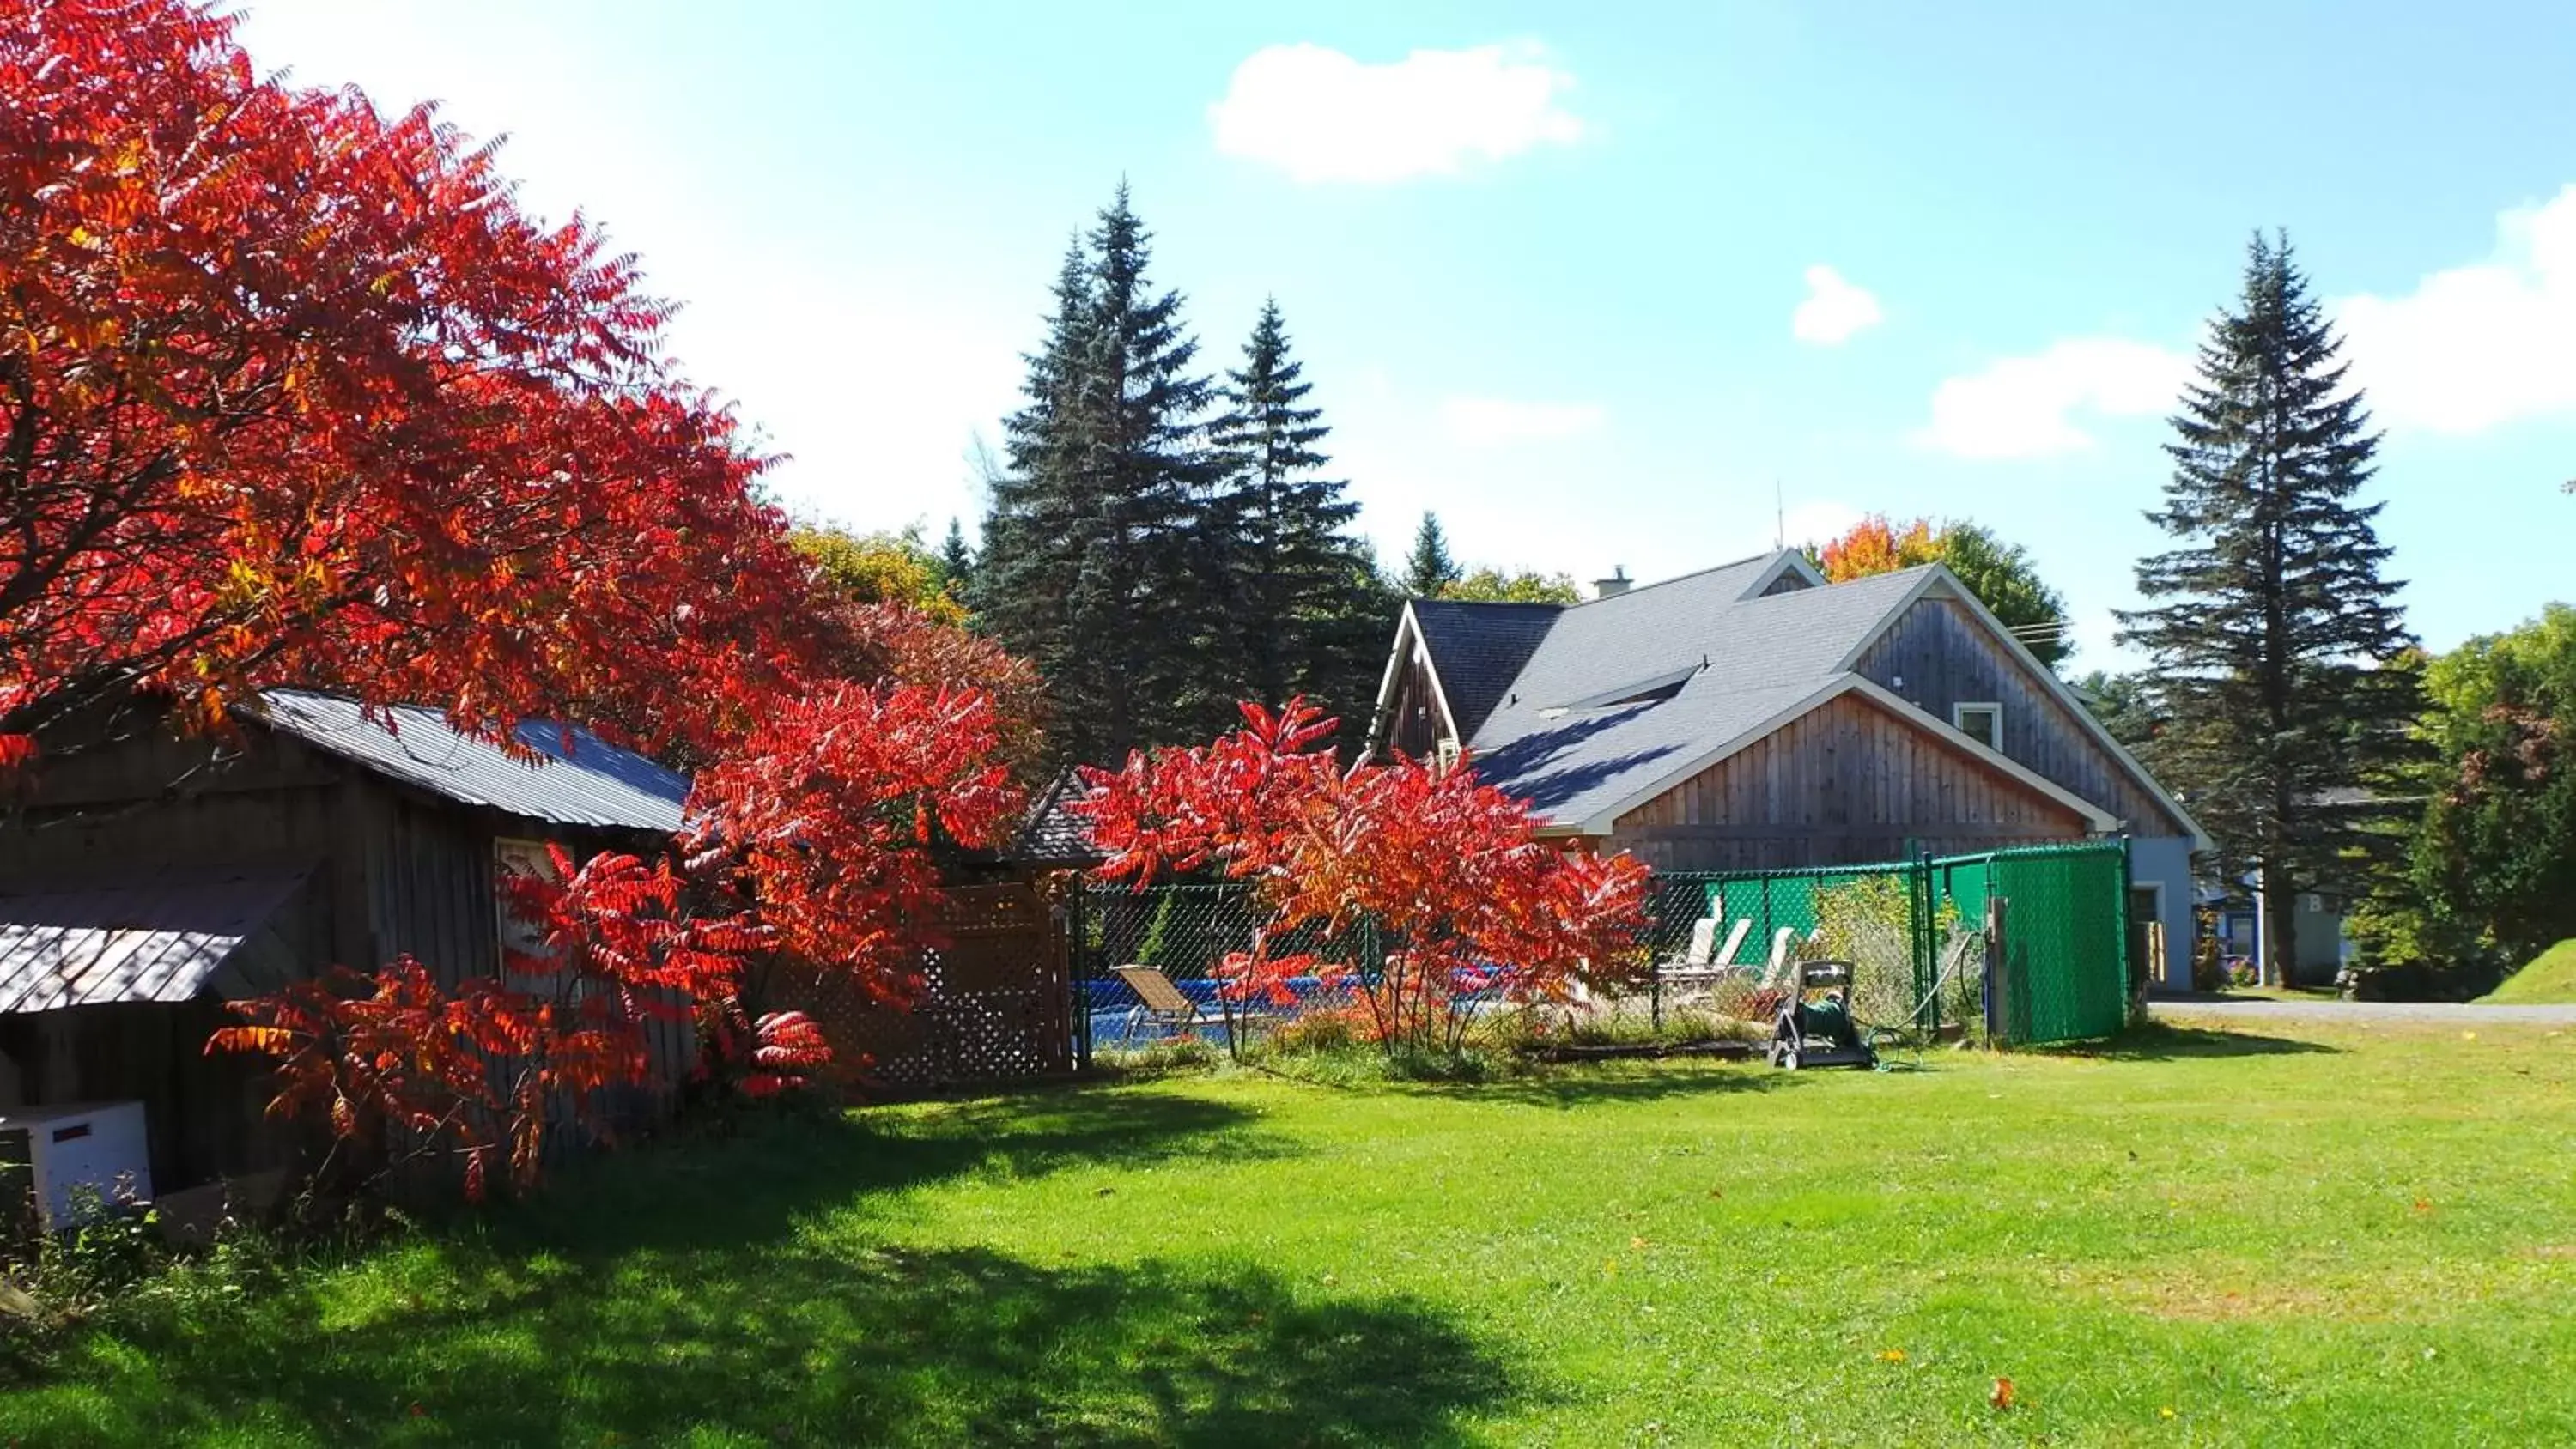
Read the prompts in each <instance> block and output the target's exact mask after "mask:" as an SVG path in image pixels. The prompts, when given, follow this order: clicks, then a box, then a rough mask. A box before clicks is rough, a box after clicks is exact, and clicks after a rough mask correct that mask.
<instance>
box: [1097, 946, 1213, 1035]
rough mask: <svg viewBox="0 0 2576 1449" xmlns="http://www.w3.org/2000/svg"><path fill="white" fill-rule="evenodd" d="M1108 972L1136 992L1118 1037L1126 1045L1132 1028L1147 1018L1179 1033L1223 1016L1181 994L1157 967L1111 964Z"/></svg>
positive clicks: (1175, 1033) (1187, 1031)
mask: <svg viewBox="0 0 2576 1449" xmlns="http://www.w3.org/2000/svg"><path fill="white" fill-rule="evenodd" d="M1109 974H1110V975H1112V976H1115V977H1117V978H1118V979H1119V980H1121V981H1124V982H1126V983H1127V989H1128V990H1130V991H1133V992H1135V993H1136V1001H1137V1005H1136V1008H1135V1009H1134V1010H1132V1011H1130V1012H1128V1013H1127V1032H1126V1035H1125V1036H1123V1037H1121V1038H1119V1040H1121V1041H1122V1042H1125V1043H1126V1044H1128V1045H1130V1046H1132V1045H1134V1044H1135V1041H1136V1028H1137V1027H1139V1026H1142V1025H1144V1024H1145V1023H1146V1022H1148V1021H1150V1022H1152V1023H1154V1024H1155V1025H1156V1026H1159V1027H1161V1028H1162V1029H1163V1031H1164V1032H1165V1033H1166V1034H1167V1035H1171V1036H1182V1035H1186V1034H1187V1033H1189V1032H1192V1031H1195V1030H1197V1029H1198V1028H1199V1027H1202V1026H1206V1025H1209V1024H1211V1023H1215V1022H1220V1021H1222V1020H1224V1018H1222V1017H1220V1016H1218V1015H1216V1014H1215V1013H1214V1012H1211V1011H1209V1010H1208V1009H1207V1007H1206V1006H1205V1005H1204V1004H1202V1003H1200V1002H1197V1001H1193V1000H1191V999H1190V998H1189V997H1188V996H1187V995H1185V994H1183V992H1182V991H1181V988H1179V987H1177V986H1174V985H1173V984H1172V978H1171V977H1169V976H1166V975H1164V974H1163V973H1162V970H1161V969H1160V968H1159V967H1154V966H1112V967H1110V968H1109Z"/></svg>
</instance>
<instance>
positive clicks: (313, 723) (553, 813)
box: [257, 689, 689, 834]
mask: <svg viewBox="0 0 2576 1449" xmlns="http://www.w3.org/2000/svg"><path fill="white" fill-rule="evenodd" d="M387 713H388V715H389V716H390V719H391V724H390V726H388V725H387V724H384V723H379V722H378V721H377V720H374V719H370V718H368V717H367V715H366V713H365V711H363V710H362V709H361V708H360V707H359V705H358V704H357V702H356V701H354V700H349V699H343V698H341V697H339V696H337V695H329V694H316V693H313V692H311V691H309V690H301V689H272V690H268V691H266V692H265V693H263V694H262V695H261V696H260V706H259V709H258V710H257V717H258V718H260V719H262V720H264V721H265V722H266V723H267V724H268V725H269V726H270V727H271V728H273V729H276V730H278V731H280V732H282V733H284V734H288V735H292V736H294V737H295V738H297V739H300V740H302V741H304V742H305V743H307V744H310V745H314V746H316V747H318V748H321V749H324V750H328V751H330V752H331V753H333V754H335V755H338V756H340V757H341V758H343V759H347V760H354V761H356V762H357V763H358V764H360V765H363V766H365V767H366V768H368V769H370V770H374V771H376V772H377V773H379V774H382V775H386V776H390V777H391V778H393V779H396V780H400V781H402V782H404V783H405V784H410V785H417V786H419V787H420V788H422V789H424V790H429V791H433V792H435V793H437V794H440V795H444V796H446V797H447V798H448V799H450V800H457V801H461V802H463V803H465V804H467V805H479V806H482V807H484V808H486V809H492V810H500V811H504V812H507V813H509V814H512V815H523V816H526V817H528V818H530V819H533V820H544V821H549V822H551V823H553V824H557V825H587V826H597V827H610V828H619V829H627V830H652V831H659V832H662V833H665V834H668V833H670V832H673V831H676V830H678V829H679V828H680V808H681V804H682V802H684V801H686V800H687V799H688V795H689V777H688V776H686V775H683V774H680V773H679V772H678V771H676V770H670V769H666V768H664V767H663V766H661V765H658V764H655V763H654V762H653V761H651V760H649V759H646V758H645V757H644V756H642V755H639V754H637V753H635V752H634V751H633V750H624V749H619V748H618V747H617V746H615V745H612V744H610V743H609V742H608V741H606V740H603V739H601V738H600V737H599V736H597V735H595V734H592V733H591V732H590V731H588V730H586V729H582V728H580V727H579V726H573V727H572V728H571V731H570V735H571V738H570V745H571V748H570V749H567V748H565V745H566V739H565V727H564V726H562V725H558V724H555V723H552V722H550V721H544V720H529V721H526V722H523V723H522V724H520V726H519V727H518V729H517V730H516V731H514V732H513V735H512V738H513V739H515V740H516V741H517V742H518V744H520V745H521V746H522V747H524V748H525V749H527V750H528V751H530V752H531V753H532V757H531V758H520V757H517V756H514V755H512V754H511V753H510V752H509V751H508V750H506V749H503V748H502V747H501V746H500V745H498V744H495V743H494V742H492V741H490V740H486V739H479V738H476V737H475V736H472V735H468V734H463V733H460V732H459V731H458V730H457V729H456V728H455V727H454V726H452V725H450V724H449V723H448V722H447V719H446V717H445V716H444V715H442V714H440V713H439V712H438V711H436V710H434V709H422V708H419V707H417V706H413V705H397V706H395V707H394V708H393V709H392V710H390V711H388V712H387Z"/></svg>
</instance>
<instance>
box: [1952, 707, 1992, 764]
mask: <svg viewBox="0 0 2576 1449" xmlns="http://www.w3.org/2000/svg"><path fill="white" fill-rule="evenodd" d="M1950 723H1951V724H1953V725H1955V726H1957V727H1958V730H1959V733H1961V734H1963V735H1967V736H1970V737H1972V738H1974V739H1978V740H1981V741H1983V742H1984V743H1985V746H1986V748H1988V749H1990V750H1993V751H1995V752H1996V753H1998V754H2000V753H2002V751H2003V747H2004V707H2003V706H2002V705H2000V704H1997V703H1995V702H1994V701H1992V700H1983V701H1979V702H1976V703H1970V704H1954V705H1952V706H1950Z"/></svg>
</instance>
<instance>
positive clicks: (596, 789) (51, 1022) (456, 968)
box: [0, 690, 695, 1194]
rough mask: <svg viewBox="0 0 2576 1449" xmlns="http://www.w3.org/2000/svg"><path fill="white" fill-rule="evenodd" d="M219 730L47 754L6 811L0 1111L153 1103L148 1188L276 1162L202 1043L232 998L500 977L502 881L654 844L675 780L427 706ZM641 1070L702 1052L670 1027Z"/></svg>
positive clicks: (292, 716)
mask: <svg viewBox="0 0 2576 1449" xmlns="http://www.w3.org/2000/svg"><path fill="white" fill-rule="evenodd" d="M240 714H241V716H242V729H241V731H240V733H239V736H238V737H237V738H234V739H230V740H224V741H215V740H208V739H182V738H174V737H172V736H171V735H170V734H169V733H168V732H166V731H161V730H146V731H144V732H142V733H141V734H140V735H138V736H136V737H134V738H130V739H126V740H123V741H121V742H119V743H114V744H107V745H101V746H98V747H96V748H92V749H87V750H80V751H69V752H65V753H63V754H61V755H60V756H58V757H57V758H54V759H51V760H49V761H48V762H47V763H46V764H45V765H44V766H43V767H42V768H41V769H40V770H39V771H38V772H37V775H36V778H35V781H34V785H33V790H32V793H31V794H28V795H26V796H24V797H22V798H20V799H19V800H17V801H16V802H14V804H13V805H12V806H11V808H10V809H9V810H8V812H7V813H6V814H0V1110H5V1109H7V1108H11V1107H37V1106H49V1105H55V1104H63V1103H72V1102H100V1101H123V1100H134V1101H140V1102H142V1103H143V1104H144V1110H145V1114H146V1125H147V1130H148V1134H149V1139H150V1159H151V1171H152V1180H153V1184H154V1187H155V1189H156V1190H158V1191H160V1192H163V1193H165V1194H166V1193H168V1192H170V1191H172V1190H174V1189H179V1188H185V1187H188V1186H191V1185H194V1184H199V1183H205V1182H209V1181H212V1180H214V1179H216V1178H218V1177H232V1176H240V1175H244V1174H249V1173H254V1172H259V1171H263V1170H266V1169H270V1168H274V1167H278V1166H282V1165H284V1164H285V1159H286V1158H287V1156H288V1155H289V1154H290V1153H291V1151H292V1147H293V1142H292V1135H291V1130H290V1129H288V1128H286V1127H283V1126H280V1125H279V1124H276V1123H274V1122H270V1121H268V1120H266V1119H265V1118H264V1115H263V1109H264V1107H265V1106H266V1103H267V1100H268V1096H269V1086H268V1080H267V1076H268V1074H267V1071H266V1069H265V1064H264V1063H263V1062H261V1061H258V1060H254V1059H249V1058H244V1057H239V1056H234V1055H229V1054H219V1055H216V1056H211V1057H210V1056H208V1055H207V1054H206V1052H205V1051H204V1046H205V1042H206V1038H207V1035H208V1034H209V1033H210V1032H212V1031H213V1030H214V1029H215V1028H217V1027H218V1026H221V1025H225V1024H227V1023H228V1022H230V1021H232V1020H234V1019H235V1018H233V1017H232V1016H231V1014H230V1013H229V1012H227V1011H226V1010H225V1009H224V1006H223V1003H224V1002H225V1000H227V999H231V998H239V997H242V996H248V995H257V994H260V993H264V992H267V991H270V990H273V989H275V988H277V987H278V986H281V985H284V984H285V983H287V982H289V981H293V980H297V979H299V978H305V977H311V976H315V975H318V974H320V973H322V972H324V971H325V970H327V969H328V968H329V967H330V966H331V965H333V964H335V963H338V964H347V965H351V966H355V967H359V968H361V969H370V968H373V967H375V966H377V965H381V964H383V963H384V962H387V961H389V960H391V959H393V958H394V957H396V956H398V955H404V954H408V955H411V956H413V957H415V958H417V959H418V960H419V961H421V962H422V963H423V964H424V965H426V966H428V967H430V968H431V969H432V970H433V971H434V972H435V973H437V975H438V976H439V978H440V979H441V980H442V981H445V982H448V983H451V984H452V983H455V982H458V981H461V980H463V979H465V978H467V977H469V976H475V975H486V974H491V973H493V972H496V971H497V970H498V969H499V964H500V948H501V939H502V934H503V932H504V931H506V930H511V929H514V928H515V923H514V922H510V921H508V920H506V919H505V915H504V912H503V911H502V909H501V907H500V904H499V899H500V898H499V894H498V891H497V889H496V881H497V879H498V876H499V874H500V873H501V872H503V871H509V870H527V869H537V868H540V867H539V862H541V861H542V860H543V857H544V846H545V843H546V842H548V841H559V842H562V843H563V844H564V845H566V846H567V847H568V848H570V849H571V850H572V851H573V853H574V854H575V855H576V856H580V855H587V854H589V853H591V852H593V851H596V850H598V849H601V848H605V847H610V846H622V847H625V848H629V849H635V848H652V847H654V846H656V845H657V844H659V843H660V842H661V841H662V840H664V839H666V838H667V837H668V836H669V835H670V834H671V833H672V832H673V831H675V830H677V829H678V828H679V825H680V813H681V804H682V801H683V799H684V797H685V796H686V794H687V792H688V781H687V779H686V778H685V777H683V776H681V775H678V774H675V773H673V772H672V771H670V770H667V769H665V768H663V767H662V766H660V765H658V764H655V763H654V762H653V761H651V760H648V759H646V758H644V757H643V756H641V755H638V754H635V753H633V752H631V751H628V750H622V749H619V748H616V747H615V746H612V745H610V744H608V743H606V742H605V741H603V740H601V739H599V738H597V737H596V736H594V735H592V734H590V733H589V732H588V731H585V730H580V729H571V730H567V729H565V728H564V727H562V726H558V725H555V724H551V723H529V724H524V725H522V726H521V727H520V728H519V730H518V732H517V736H516V738H517V743H518V744H519V745H520V746H522V747H523V750H522V752H519V753H513V752H512V751H509V750H505V749H503V748H502V747H501V746H499V745H497V744H495V743H493V742H490V741H487V740H480V739H475V738H472V737H469V736H466V735H462V734H459V733H458V732H456V731H455V730H453V729H451V728H450V727H449V726H448V724H447V723H446V721H445V720H444V719H443V718H442V717H441V716H440V715H439V714H438V713H436V712H435V711H431V710H424V709H409V708H401V709H395V710H393V711H391V712H390V716H389V717H387V718H383V719H377V718H370V717H368V716H367V715H366V714H365V713H363V712H362V711H361V710H360V709H359V708H358V706H357V705H356V704H354V703H352V702H350V701H348V700H345V699H340V698H336V697H333V696H329V695H323V694H314V693H307V692H302V691H292V690H276V691H270V692H269V693H267V694H265V695H264V696H262V697H261V698H260V699H259V700H258V701H256V702H254V703H253V704H251V705H249V706H248V707H246V708H244V709H242V710H241V711H240ZM654 1030H655V1032H656V1033H657V1039H656V1041H655V1042H654V1051H655V1058H656V1060H657V1062H658V1063H660V1064H661V1065H663V1066H664V1067H665V1068H666V1070H668V1071H669V1072H671V1073H673V1074H674V1075H676V1073H677V1072H678V1071H680V1070H682V1069H683V1068H685V1066H686V1065H687V1064H688V1063H689V1062H691V1061H692V1060H693V1059H694V1054H695V1044H694V1042H693V1041H692V1040H691V1039H690V1033H689V1029H688V1028H687V1027H686V1026H684V1025H678V1024H660V1025H657V1026H656V1027H655V1028H654Z"/></svg>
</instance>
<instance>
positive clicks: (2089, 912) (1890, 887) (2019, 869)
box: [1656, 841, 2130, 1042]
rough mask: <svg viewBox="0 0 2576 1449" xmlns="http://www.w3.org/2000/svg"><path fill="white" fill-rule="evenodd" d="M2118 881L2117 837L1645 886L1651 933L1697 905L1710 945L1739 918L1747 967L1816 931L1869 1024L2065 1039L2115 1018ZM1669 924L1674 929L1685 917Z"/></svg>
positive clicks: (2120, 925) (2113, 1023)
mask: <svg viewBox="0 0 2576 1449" xmlns="http://www.w3.org/2000/svg"><path fill="white" fill-rule="evenodd" d="M2128 880H2129V863H2128V851H2127V848H2126V846H2125V845H2123V844H2122V843H2121V842H2118V841H2088V842H2085V843H2083V844H2077V845H2063V846H2037V847H2032V848H2029V849H2023V850H2002V851H1995V852H1992V853H1990V854H1985V855H1963V856H1949V857H1945V858H1940V859H1934V858H1932V857H1929V856H1925V857H1921V858H1918V859H1916V860H1912V861H1902V862H1897V863H1894V864H1889V865H1873V866H1844V867H1834V868H1827V869H1817V870H1796V871H1765V872H1756V873H1746V874H1722V875H1692V876H1680V875H1665V876H1659V877H1657V880H1656V885H1657V906H1658V912H1657V914H1658V921H1657V935H1658V937H1659V938H1660V937H1663V936H1668V935H1674V934H1675V931H1674V923H1675V918H1676V917H1677V916H1679V915H1681V913H1683V912H1686V911H1687V910H1688V909H1689V905H1690V904H1697V903H1703V902H1704V903H1705V911H1706V914H1707V915H1708V916H1710V917H1712V918H1715V919H1716V920H1717V921H1718V922H1719V926H1718V934H1719V936H1720V938H1721V939H1732V934H1733V923H1735V922H1738V921H1744V922H1749V923H1750V925H1751V929H1750V930H1749V931H1748V932H1747V933H1746V934H1747V936H1749V938H1750V943H1751V944H1750V947H1749V956H1750V958H1751V959H1753V960H1760V959H1762V958H1763V957H1764V955H1765V954H1766V953H1770V952H1771V944H1772V943H1773V942H1774V941H1775V940H1781V944H1782V946H1783V947H1787V946H1789V945H1791V944H1792V943H1797V944H1803V943H1806V942H1809V941H1813V940H1817V939H1819V937H1818V933H1819V930H1820V928H1821V930H1822V931H1823V933H1824V935H1823V938H1822V939H1824V940H1825V941H1827V942H1828V943H1829V944H1830V946H1831V948H1832V949H1833V950H1834V951H1835V952H1836V953H1838V954H1843V955H1847V956H1850V957H1851V958H1853V959H1854V960H1855V962H1856V963H1857V964H1858V965H1859V967H1860V968H1861V969H1860V971H1859V972H1858V973H1857V974H1858V975H1859V977H1860V981H1859V983H1858V986H1857V995H1858V998H1859V999H1858V1000H1857V1001H1856V1002H1855V1008H1856V1010H1857V1011H1858V1012H1859V1014H1860V1015H1862V1016H1863V1017H1864V1018H1865V1019H1869V1020H1871V1021H1872V1022H1873V1024H1878V1025H1889V1026H1903V1027H1911V1028H1914V1029H1918V1030H1933V1029H1937V1028H1940V1027H1943V1026H1967V1027H1971V1028H1982V1029H1983V1032H1982V1034H1990V1035H1992V1036H1995V1037H1997V1038H1999V1039H2002V1040H2006V1041H2015V1042H2052V1041H2076V1040H2081V1039H2083V1038H2086V1037H2098V1036H2107V1035H2109V1034H2111V1033H2112V1032H2115V1031H2118V1030H2119V1029H2120V1028H2121V1027H2122V1026H2123V1025H2124V1024H2126V1022H2127V1021H2128V1014H2129V999H2130V987H2129V959H2128V955H2129V951H2128V942H2129V930H2128V922H2127V920H2126V919H2124V913H2125V911H2126V909H2127V905H2126V903H2127V901H2128ZM1680 924H1681V926H1682V929H1683V932H1684V933H1686V932H1687V929H1688V926H1689V922H1688V920H1687V919H1686V918H1685V919H1683V920H1682V921H1681V923H1680ZM1873 927H1875V930H1873V929H1872V928H1873ZM1783 932H1787V933H1790V934H1789V936H1788V937H1787V939H1786V940H1782V939H1781V933H1783ZM1658 944H1659V945H1660V944H1662V943H1661V942H1660V940H1659V943H1658ZM1772 954H1776V953H1772ZM1747 956H1748V952H1746V951H1739V952H1738V953H1736V954H1735V955H1733V956H1731V957H1730V958H1729V959H1730V960H1745V959H1747ZM1721 964H1724V963H1721ZM1968 1018H1982V1019H1981V1020H1978V1019H1968Z"/></svg>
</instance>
